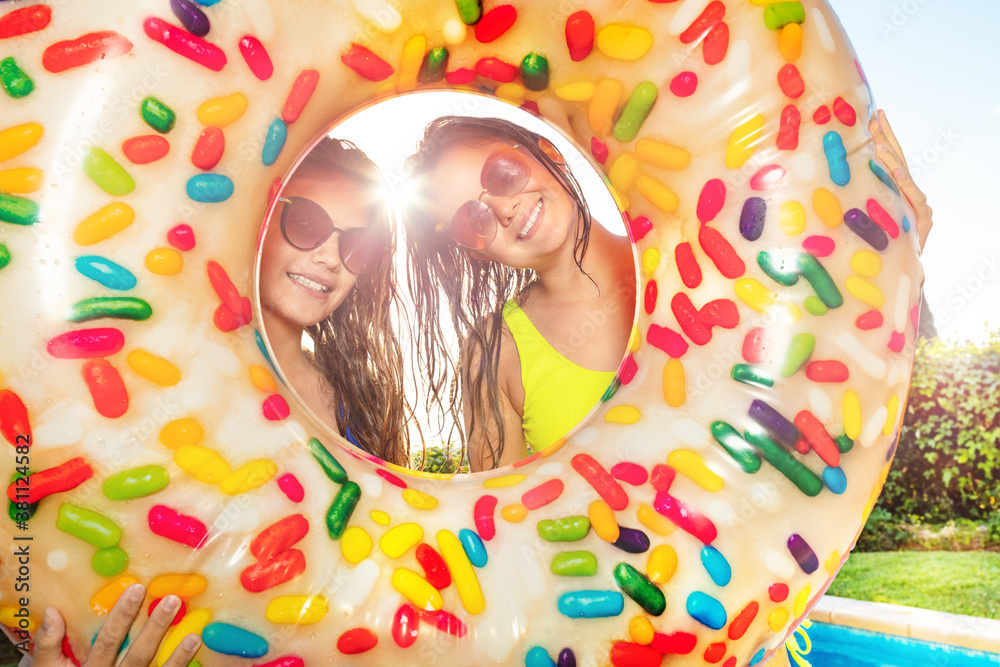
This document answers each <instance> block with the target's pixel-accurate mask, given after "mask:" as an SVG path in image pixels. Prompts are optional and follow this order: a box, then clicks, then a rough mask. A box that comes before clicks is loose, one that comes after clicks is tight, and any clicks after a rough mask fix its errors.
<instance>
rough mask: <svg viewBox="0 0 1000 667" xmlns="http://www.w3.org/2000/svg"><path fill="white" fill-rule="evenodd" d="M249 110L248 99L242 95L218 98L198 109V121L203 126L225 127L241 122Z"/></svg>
mask: <svg viewBox="0 0 1000 667" xmlns="http://www.w3.org/2000/svg"><path fill="white" fill-rule="evenodd" d="M246 110H247V98H245V97H243V94H242V93H233V94H232V95H230V96H229V97H217V98H215V99H214V100H209V101H207V102H205V103H204V104H202V105H201V106H200V107H198V120H199V121H201V124H202V125H211V126H214V127H225V126H226V125H229V124H230V123H234V122H236V121H237V120H239V118H240V116H242V115H243V112H245V111H246Z"/></svg>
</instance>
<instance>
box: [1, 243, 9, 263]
mask: <svg viewBox="0 0 1000 667" xmlns="http://www.w3.org/2000/svg"><path fill="white" fill-rule="evenodd" d="M8 264H10V250H9V249H8V248H7V246H5V245H4V244H3V243H0V269H2V268H4V267H6V266H7V265H8Z"/></svg>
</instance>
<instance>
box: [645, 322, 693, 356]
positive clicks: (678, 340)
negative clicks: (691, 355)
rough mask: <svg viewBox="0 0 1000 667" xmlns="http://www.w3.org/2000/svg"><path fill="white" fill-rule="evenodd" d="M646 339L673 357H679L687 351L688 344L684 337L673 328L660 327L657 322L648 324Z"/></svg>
mask: <svg viewBox="0 0 1000 667" xmlns="http://www.w3.org/2000/svg"><path fill="white" fill-rule="evenodd" d="M646 341H647V342H648V343H649V344H650V345H652V346H653V347H655V348H657V349H660V350H663V351H664V352H666V353H667V354H668V355H670V356H671V357H673V358H674V359H680V358H681V357H683V356H684V355H685V354H686V353H687V351H688V347H689V345H688V344H687V341H686V340H684V337H683V336H681V335H680V334H679V333H677V332H676V331H674V330H673V329H669V328H667V327H661V326H660V325H658V324H650V325H649V331H648V332H647V333H646Z"/></svg>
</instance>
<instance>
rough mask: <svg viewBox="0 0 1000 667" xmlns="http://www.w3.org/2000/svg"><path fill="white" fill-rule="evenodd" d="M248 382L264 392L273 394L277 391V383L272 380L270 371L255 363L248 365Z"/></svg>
mask: <svg viewBox="0 0 1000 667" xmlns="http://www.w3.org/2000/svg"><path fill="white" fill-rule="evenodd" d="M250 384H252V385H253V386H254V387H256V388H257V389H258V390H259V391H262V392H264V393H265V394H273V393H275V392H276V391H278V383H277V382H275V381H274V376H273V375H271V371H269V370H267V369H266V368H264V367H263V366H258V365H257V364H251V365H250Z"/></svg>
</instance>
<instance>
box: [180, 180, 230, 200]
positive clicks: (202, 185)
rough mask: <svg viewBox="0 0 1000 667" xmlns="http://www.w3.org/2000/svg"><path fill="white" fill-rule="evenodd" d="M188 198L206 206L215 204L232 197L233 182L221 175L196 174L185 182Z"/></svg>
mask: <svg viewBox="0 0 1000 667" xmlns="http://www.w3.org/2000/svg"><path fill="white" fill-rule="evenodd" d="M187 194H188V197H190V198H191V199H193V200H195V201H200V202H203V203H206V204H217V203H219V202H221V201H226V200H227V199H229V198H230V197H232V196H233V182H232V181H231V180H229V179H228V178H226V177H225V176H223V175H222V174H198V175H197V176H192V177H191V179H190V180H188V182H187Z"/></svg>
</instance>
